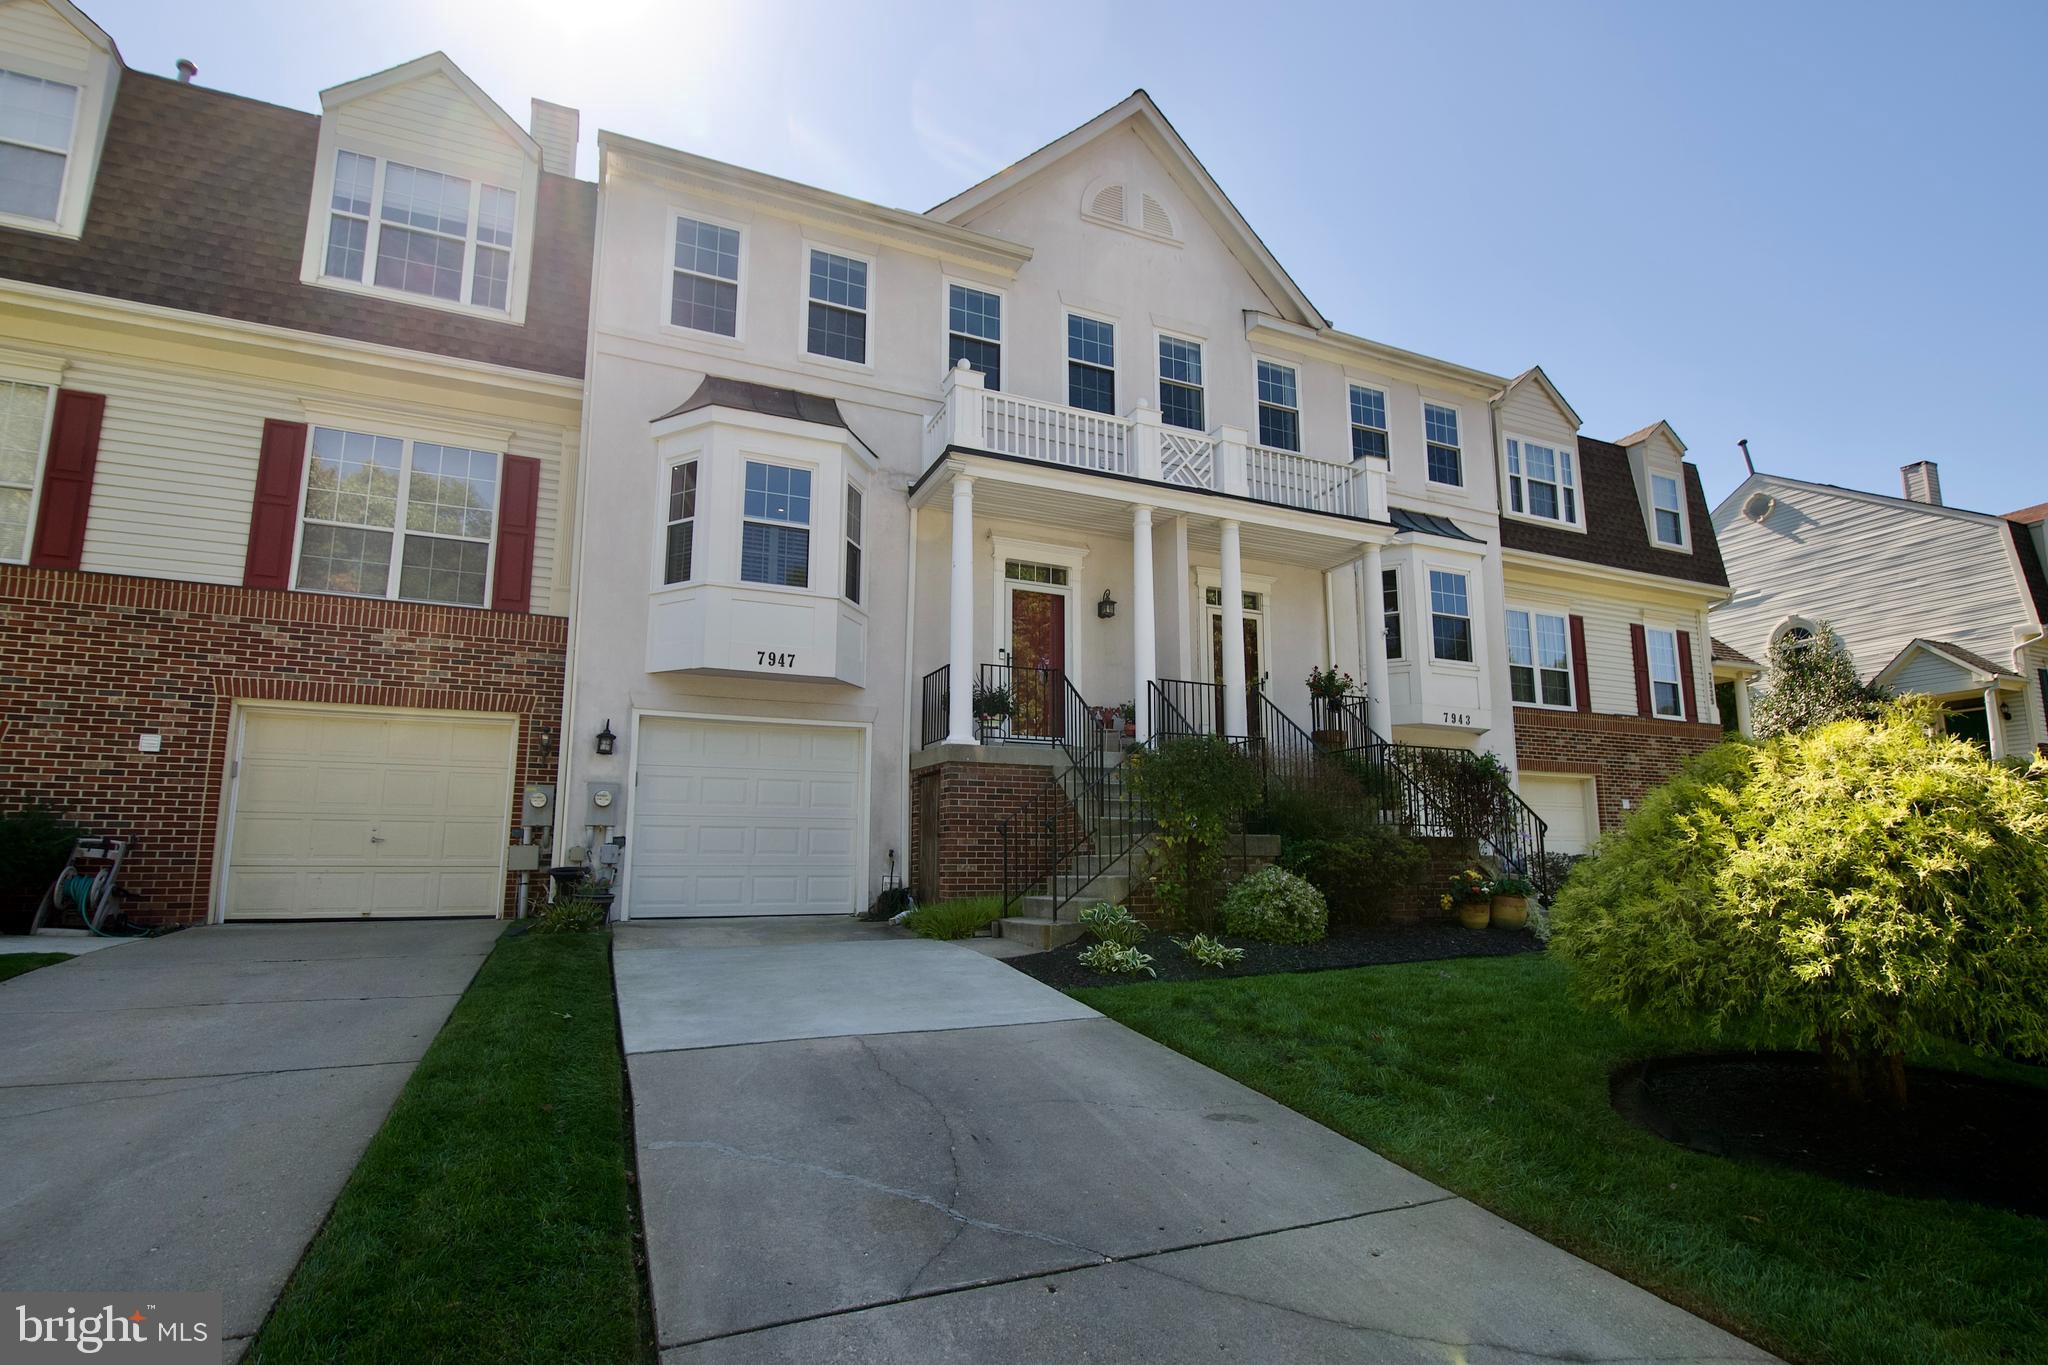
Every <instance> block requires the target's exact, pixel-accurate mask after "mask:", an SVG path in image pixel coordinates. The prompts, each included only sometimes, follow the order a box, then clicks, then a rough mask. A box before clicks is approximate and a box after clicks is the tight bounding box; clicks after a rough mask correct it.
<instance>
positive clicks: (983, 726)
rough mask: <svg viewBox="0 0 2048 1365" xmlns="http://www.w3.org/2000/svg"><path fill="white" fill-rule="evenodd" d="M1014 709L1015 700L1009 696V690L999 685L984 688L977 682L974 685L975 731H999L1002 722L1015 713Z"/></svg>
mask: <svg viewBox="0 0 2048 1365" xmlns="http://www.w3.org/2000/svg"><path fill="white" fill-rule="evenodd" d="M1016 709H1017V703H1016V699H1015V698H1014V697H1012V696H1011V695H1010V689H1009V688H1007V687H1005V686H1003V685H1002V684H1001V683H997V684H995V685H994V686H986V685H984V684H982V683H979V682H977V683H975V684H974V724H975V728H976V729H978V730H981V731H982V732H984V733H986V732H987V731H989V730H994V729H1001V728H1002V724H1003V722H1004V721H1007V720H1008V719H1009V718H1010V717H1011V715H1012V714H1014V713H1015V711H1016Z"/></svg>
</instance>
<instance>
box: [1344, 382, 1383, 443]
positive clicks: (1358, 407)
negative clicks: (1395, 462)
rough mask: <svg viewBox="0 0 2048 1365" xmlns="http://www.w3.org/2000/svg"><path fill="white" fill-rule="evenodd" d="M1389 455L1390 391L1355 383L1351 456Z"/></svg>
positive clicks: (1352, 395) (1353, 389)
mask: <svg viewBox="0 0 2048 1365" xmlns="http://www.w3.org/2000/svg"><path fill="white" fill-rule="evenodd" d="M1369 455H1371V456H1377V457H1379V458H1380V459H1383V460H1384V459H1385V458H1386V457H1387V395H1386V394H1384V393H1382V392H1381V391H1380V390H1378V389H1372V388H1367V387H1366V386H1365V385H1363V384H1353V385H1352V386H1351V458H1352V459H1354V460H1363V459H1365V458H1366V457H1367V456H1369Z"/></svg>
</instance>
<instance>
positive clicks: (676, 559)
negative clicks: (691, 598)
mask: <svg viewBox="0 0 2048 1365" xmlns="http://www.w3.org/2000/svg"><path fill="white" fill-rule="evenodd" d="M664 535H665V536H666V538H667V543H666V544H665V545H664V546H663V554H662V569H661V581H662V582H663V583H687V582H689V581H690V580H691V579H692V578H693V577H695V576H696V571H697V462H696V461H695V460H685V461H683V462H682V463H681V464H674V465H670V466H669V468H668V526H667V529H666V531H665V532H664Z"/></svg>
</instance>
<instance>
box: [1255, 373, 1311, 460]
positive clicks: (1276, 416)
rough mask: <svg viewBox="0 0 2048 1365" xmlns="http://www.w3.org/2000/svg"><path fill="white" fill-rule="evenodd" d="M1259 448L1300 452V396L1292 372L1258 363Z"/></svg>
mask: <svg viewBox="0 0 2048 1365" xmlns="http://www.w3.org/2000/svg"><path fill="white" fill-rule="evenodd" d="M1259 444H1260V445H1262V446H1271V447H1272V448H1273V449H1275V450H1300V449H1301V395H1300V391H1299V389H1298V388H1297V386H1296V384H1295V379H1294V371H1293V369H1291V368H1290V367H1288V366H1286V365H1275V364H1274V363H1273V362H1272V361H1270V360H1261V361H1260V362H1259Z"/></svg>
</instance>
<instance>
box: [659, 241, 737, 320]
mask: <svg viewBox="0 0 2048 1365" xmlns="http://www.w3.org/2000/svg"><path fill="white" fill-rule="evenodd" d="M668 320H669V322H670V324H671V325H673V326H676V327H688V328H689V329H690V330H692V331H695V332H710V333H711V334H712V335H713V336H722V337H737V336H739V334H740V233H739V229H738V228H729V227H725V226H723V225H721V224H718V223H707V222H704V221H703V220H702V219H698V218H681V217H679V218H677V219H676V260H675V266H674V268H673V269H672V271H671V272H670V275H669V293H668Z"/></svg>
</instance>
